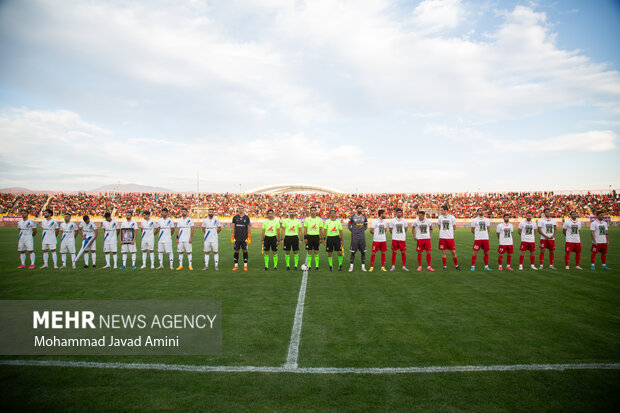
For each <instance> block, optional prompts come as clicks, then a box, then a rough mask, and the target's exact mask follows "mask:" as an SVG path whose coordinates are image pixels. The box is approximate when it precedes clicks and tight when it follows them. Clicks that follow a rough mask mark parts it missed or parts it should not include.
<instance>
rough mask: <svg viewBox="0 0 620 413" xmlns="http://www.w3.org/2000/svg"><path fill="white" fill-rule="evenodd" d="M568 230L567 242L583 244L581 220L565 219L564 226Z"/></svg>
mask: <svg viewBox="0 0 620 413" xmlns="http://www.w3.org/2000/svg"><path fill="white" fill-rule="evenodd" d="M562 227H563V228H564V229H565V230H566V242H572V243H575V244H581V237H580V236H579V232H580V231H581V221H573V220H572V219H569V220H567V221H564V225H563V226H562Z"/></svg>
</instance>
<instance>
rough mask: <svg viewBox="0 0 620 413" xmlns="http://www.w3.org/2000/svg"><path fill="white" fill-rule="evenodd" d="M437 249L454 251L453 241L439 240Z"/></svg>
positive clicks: (447, 239)
mask: <svg viewBox="0 0 620 413" xmlns="http://www.w3.org/2000/svg"><path fill="white" fill-rule="evenodd" d="M439 249H440V250H442V251H445V250H449V251H454V250H455V248H454V239H449V238H439Z"/></svg>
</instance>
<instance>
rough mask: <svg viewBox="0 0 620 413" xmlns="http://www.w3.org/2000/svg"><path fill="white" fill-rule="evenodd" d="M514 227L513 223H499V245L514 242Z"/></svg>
mask: <svg viewBox="0 0 620 413" xmlns="http://www.w3.org/2000/svg"><path fill="white" fill-rule="evenodd" d="M512 231H513V227H512V224H511V223H508V224H506V223H505V222H500V223H499V224H498V225H497V233H498V234H499V245H513V242H512Z"/></svg>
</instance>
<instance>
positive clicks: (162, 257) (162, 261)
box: [157, 252, 164, 267]
mask: <svg viewBox="0 0 620 413" xmlns="http://www.w3.org/2000/svg"><path fill="white" fill-rule="evenodd" d="M157 257H158V258H159V265H161V266H162V267H163V265H164V253H163V252H159V253H157Z"/></svg>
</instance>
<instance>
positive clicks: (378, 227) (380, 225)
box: [369, 209, 388, 272]
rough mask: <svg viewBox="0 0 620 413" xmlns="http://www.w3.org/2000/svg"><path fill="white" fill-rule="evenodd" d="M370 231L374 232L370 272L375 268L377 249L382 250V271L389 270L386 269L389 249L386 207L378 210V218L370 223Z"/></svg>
mask: <svg viewBox="0 0 620 413" xmlns="http://www.w3.org/2000/svg"><path fill="white" fill-rule="evenodd" d="M369 228H370V229H369V231H370V233H371V234H372V249H371V255H370V270H369V271H370V272H373V271H374V269H375V255H376V254H377V251H381V271H387V270H386V269H385V258H386V257H385V256H386V251H387V238H386V235H385V234H386V232H387V228H388V222H387V221H386V220H385V209H380V210H379V211H378V212H377V218H375V220H374V221H372V223H371V224H370V227H369Z"/></svg>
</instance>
